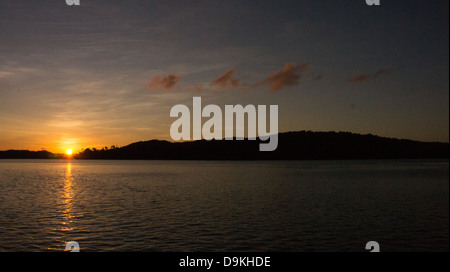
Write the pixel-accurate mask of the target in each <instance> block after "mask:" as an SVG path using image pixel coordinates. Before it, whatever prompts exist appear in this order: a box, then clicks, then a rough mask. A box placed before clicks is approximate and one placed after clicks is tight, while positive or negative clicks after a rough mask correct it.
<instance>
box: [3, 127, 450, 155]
mask: <svg viewBox="0 0 450 272" xmlns="http://www.w3.org/2000/svg"><path fill="white" fill-rule="evenodd" d="M302 132H306V133H336V134H339V133H349V134H353V135H358V136H373V137H378V138H383V139H393V140H400V141H413V142H419V143H438V144H450V142H439V141H429V142H427V141H418V140H414V139H407V138H395V137H385V136H380V135H376V134H372V133H365V134H361V133H354V132H351V131H311V130H296V131H283V132H278V134H287V133H302ZM234 138H235V137H234ZM234 138H233V139H234ZM225 140H226V138H223V139H209V140H208V139H203V138H202V139H200V140H180V141H175V140H170V139H169V140H165V139H148V140H139V141H136V142H130V143H128V144H125V145H105V146H87V147H82V148H81V149H79V150H75V149H72V148H70V147H68V148H67V149H71V151H73V154H69V157H72V156H75V155H78V154H80V153H82V152H83V151H84V150H86V149H94V148H95V149H96V150H97V151H100V150H102V149H106V150H110V149H117V148H123V147H126V146H129V145H132V144H136V143H143V142H150V141H160V142H168V143H188V142H197V141H225ZM241 141H249V140H248V138H247V137H246V138H245V139H244V140H241ZM259 141H260V142H261V141H262V140H259ZM255 142H258V138H257V139H256V140H255ZM112 147H114V148H112ZM67 149H65V150H63V151H58V152H54V151H51V150H46V149H41V150H28V149H4V150H0V152H5V151H30V152H40V151H45V152H50V153H52V154H55V155H67V154H66V150H67Z"/></svg>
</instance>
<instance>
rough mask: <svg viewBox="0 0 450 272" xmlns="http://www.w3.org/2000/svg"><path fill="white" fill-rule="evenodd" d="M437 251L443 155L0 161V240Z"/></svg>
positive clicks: (441, 243) (23, 244)
mask: <svg viewBox="0 0 450 272" xmlns="http://www.w3.org/2000/svg"><path fill="white" fill-rule="evenodd" d="M72 240H75V241H77V242H78V243H79V244H80V247H81V251H364V250H365V249H364V247H365V244H366V243H367V242H368V241H372V240H374V241H377V242H378V243H379V244H380V246H381V251H448V250H449V161H448V160H437V161H430V160H424V161H418V160H413V161H400V160H399V161H392V160H380V161H281V162H272V161H271V162H260V161H257V162H255V161H252V162H228V161H227V162H224V161H220V162H211V161H74V160H72V161H69V160H0V251H61V250H64V248H65V244H66V242H67V241H72Z"/></svg>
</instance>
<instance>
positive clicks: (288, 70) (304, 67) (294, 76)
mask: <svg viewBox="0 0 450 272" xmlns="http://www.w3.org/2000/svg"><path fill="white" fill-rule="evenodd" d="M309 71H310V66H309V64H300V65H296V64H293V63H286V65H285V66H284V68H283V69H281V70H279V71H277V72H275V73H272V74H271V75H269V76H268V77H267V78H266V79H265V80H264V81H261V82H258V83H256V85H255V86H259V85H268V86H269V88H270V91H271V92H273V93H276V92H278V91H280V90H281V89H282V88H284V87H289V86H295V85H298V84H299V83H300V78H301V76H302V73H305V72H309Z"/></svg>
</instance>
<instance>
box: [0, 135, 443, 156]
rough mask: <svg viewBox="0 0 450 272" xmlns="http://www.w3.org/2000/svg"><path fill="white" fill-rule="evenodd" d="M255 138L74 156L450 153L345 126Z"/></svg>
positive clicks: (149, 144)
mask: <svg viewBox="0 0 450 272" xmlns="http://www.w3.org/2000/svg"><path fill="white" fill-rule="evenodd" d="M259 144H260V141H259V140H255V141H249V140H243V141H236V140H235V141H226V140H221V141H214V140H213V141H206V140H201V141H192V142H175V143H173V142H168V141H159V140H151V141H146V142H137V143H133V144H130V145H127V146H124V147H117V146H111V148H107V147H104V148H102V149H96V148H92V149H91V148H87V149H85V150H83V151H82V152H80V153H79V154H76V155H74V156H73V157H74V158H76V159H99V160H102V159H115V160H319V159H320V160H341V159H432V158H435V159H439V158H449V144H448V143H437V142H432V143H431V142H418V141H412V140H400V139H393V138H384V137H379V136H374V135H371V134H368V135H361V134H355V133H349V132H311V131H299V132H287V133H280V134H279V139H278V148H277V149H276V150H275V151H271V152H260V151H259ZM59 158H67V156H66V155H64V154H53V153H51V152H48V151H45V150H42V151H28V150H8V151H0V159H59Z"/></svg>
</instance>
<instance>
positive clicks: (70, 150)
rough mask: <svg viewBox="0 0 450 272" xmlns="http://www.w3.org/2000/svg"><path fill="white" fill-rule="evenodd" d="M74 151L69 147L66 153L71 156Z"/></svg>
mask: <svg viewBox="0 0 450 272" xmlns="http://www.w3.org/2000/svg"><path fill="white" fill-rule="evenodd" d="M72 152H73V151H72V148H67V149H66V154H67V155H69V156H70V155H72Z"/></svg>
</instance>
